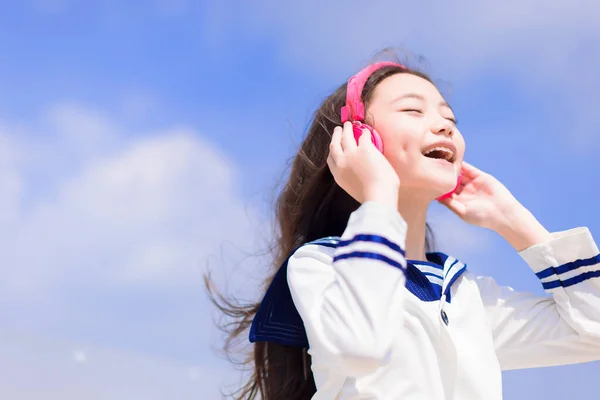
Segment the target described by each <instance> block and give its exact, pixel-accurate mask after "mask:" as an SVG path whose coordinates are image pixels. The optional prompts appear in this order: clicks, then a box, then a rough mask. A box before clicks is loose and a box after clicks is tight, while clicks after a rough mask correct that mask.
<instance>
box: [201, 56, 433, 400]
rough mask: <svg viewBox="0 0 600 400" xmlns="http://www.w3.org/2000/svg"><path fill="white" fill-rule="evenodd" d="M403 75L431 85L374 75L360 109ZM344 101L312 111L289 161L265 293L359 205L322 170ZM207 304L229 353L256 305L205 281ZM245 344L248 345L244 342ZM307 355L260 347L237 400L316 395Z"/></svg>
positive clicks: (394, 70) (338, 98)
mask: <svg viewBox="0 0 600 400" xmlns="http://www.w3.org/2000/svg"><path fill="white" fill-rule="evenodd" d="M400 73H408V74H413V75H416V76H419V77H421V78H424V79H426V80H428V81H429V82H431V79H430V78H429V77H427V76H426V75H425V74H423V73H421V72H418V71H416V70H412V69H409V68H403V67H400V66H387V67H383V68H381V69H379V70H377V71H376V72H375V73H373V74H372V75H371V76H370V77H369V79H368V80H367V82H366V84H365V86H364V89H363V92H362V99H363V102H364V103H365V105H368V103H369V100H370V98H371V96H372V94H373V91H374V89H375V88H376V87H377V85H378V84H379V83H380V82H382V81H383V80H384V79H386V78H387V77H389V76H392V75H394V74H400ZM345 102H346V84H344V85H342V86H340V87H339V88H338V89H337V90H336V91H335V92H334V93H333V94H332V95H330V96H329V97H327V98H326V99H325V100H324V101H323V102H322V104H321V105H320V107H319V108H318V110H317V111H316V113H315V115H314V118H313V121H312V124H311V125H310V128H309V129H308V133H307V135H306V137H305V139H304V141H303V142H302V144H301V146H300V149H299V150H298V152H297V154H296V155H295V157H294V160H293V163H292V167H291V171H290V174H289V179H288V181H287V183H286V184H285V186H284V187H283V189H282V191H281V193H280V194H279V196H278V198H277V200H276V204H275V218H276V221H277V227H276V236H275V240H276V242H275V245H274V246H273V264H272V271H271V273H270V274H269V276H268V277H267V278H266V279H265V281H264V289H265V290H266V288H267V287H268V285H269V284H270V282H271V281H272V280H273V277H274V275H275V273H276V272H277V270H278V268H279V267H280V265H281V264H282V263H283V262H284V261H285V259H286V258H287V257H288V256H289V255H290V253H291V252H292V251H293V249H295V248H296V247H298V246H300V245H302V244H304V243H306V242H309V241H312V240H315V239H319V238H322V237H325V236H341V235H342V233H343V231H344V230H345V228H346V224H347V222H348V218H349V217H350V214H351V213H352V212H353V211H355V210H356V209H357V208H358V206H359V203H358V202H357V201H356V200H354V199H353V198H352V197H350V195H348V194H347V193H346V192H345V191H344V190H343V189H342V188H340V187H339V186H338V185H337V184H336V183H335V181H334V179H333V176H332V174H331V172H330V170H329V168H328V166H327V161H326V160H327V156H328V152H329V143H330V141H331V134H332V132H333V129H334V128H335V127H336V126H338V125H341V123H340V120H341V115H340V109H341V108H342V106H343V105H344V104H345ZM426 236H427V237H426V238H425V239H426V240H425V246H426V251H431V250H432V233H431V230H430V227H429V226H427V235H426ZM205 284H206V288H207V290H208V293H209V296H210V299H211V301H212V302H213V303H214V304H215V306H216V307H217V308H218V309H219V310H220V312H221V313H222V315H224V316H225V317H226V318H227V319H228V322H227V323H226V324H224V325H223V326H222V327H221V328H222V329H224V330H225V331H226V333H227V334H228V337H227V339H226V341H225V346H224V349H225V352H226V353H230V352H231V349H232V348H233V344H234V342H235V341H236V339H242V340H248V339H247V334H248V329H249V327H250V325H251V324H252V320H253V318H254V315H255V314H256V312H257V310H258V306H259V304H260V303H259V302H256V303H251V304H240V303H239V302H238V301H236V300H233V299H231V300H230V299H227V298H226V297H225V296H224V295H222V294H220V293H219V292H218V291H217V290H216V289H215V287H214V285H213V284H212V281H211V279H210V276H209V275H207V276H205ZM248 345H250V343H248ZM310 363H311V360H310V356H309V355H308V354H307V352H306V349H303V348H298V347H291V346H284V345H280V344H276V343H265V342H259V343H255V344H253V345H251V351H250V352H249V353H248V356H247V357H246V358H245V359H244V360H243V361H242V364H244V365H246V366H248V367H249V369H250V371H251V375H250V377H249V378H248V380H247V382H246V383H245V384H244V385H243V386H242V387H241V388H240V389H239V390H237V391H236V393H235V394H234V395H233V398H234V399H236V400H251V399H256V398H257V396H260V397H258V398H261V399H264V400H308V399H310V398H311V397H312V396H313V395H314V393H315V392H316V388H315V383H314V379H313V375H312V372H311V370H310Z"/></svg>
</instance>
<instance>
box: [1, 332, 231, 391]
mask: <svg viewBox="0 0 600 400" xmlns="http://www.w3.org/2000/svg"><path fill="white" fill-rule="evenodd" d="M0 342H1V343H2V346H0V374H2V377H3V380H2V381H3V382H2V385H0V397H1V398H3V399H19V400H34V399H35V400H37V399H41V398H43V399H48V400H75V399H77V400H78V399H100V398H101V399H104V400H121V399H123V400H125V399H127V400H129V399H147V400H152V399H156V400H159V399H160V400H162V399H182V400H183V399H198V398H201V399H207V400H213V399H214V400H216V399H219V398H221V397H220V395H219V387H218V385H217V384H215V382H218V380H219V378H220V377H221V376H223V375H224V374H225V372H224V371H223V370H222V367H221V366H219V365H217V366H213V367H212V368H207V367H205V366H198V365H193V364H186V363H181V362H173V361H171V360H165V359H159V358H155V357H148V356H142V355H140V354H135V353H132V352H125V351H118V350H114V349H111V348H107V347H99V346H90V345H83V346H82V345H78V346H76V345H75V344H73V343H70V342H63V341H58V340H54V339H48V338H43V337H40V336H34V335H24V334H23V333H21V332H18V333H17V332H6V331H4V332H0Z"/></svg>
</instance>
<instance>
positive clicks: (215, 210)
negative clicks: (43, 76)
mask: <svg viewBox="0 0 600 400" xmlns="http://www.w3.org/2000/svg"><path fill="white" fill-rule="evenodd" d="M49 115H50V118H49V120H50V121H51V122H52V124H51V125H50V126H51V128H52V129H56V130H57V132H58V134H57V135H55V136H54V137H55V138H58V139H57V140H56V141H53V142H50V141H49V142H47V143H45V144H44V145H43V146H40V145H39V144H38V143H35V139H34V138H32V135H29V137H28V138H27V137H21V139H20V140H19V146H20V147H19V148H15V147H14V146H13V147H10V146H3V149H4V152H5V153H6V152H9V153H10V151H11V150H10V149H12V151H13V153H11V154H8V157H6V158H3V159H4V160H5V161H4V162H3V163H4V164H5V165H3V166H4V168H3V172H2V175H1V176H0V178H1V179H0V185H2V186H1V187H0V192H2V193H3V196H2V203H3V205H5V206H6V208H5V209H4V210H16V209H18V208H19V206H20V203H19V201H20V202H22V203H24V204H28V206H27V209H26V212H24V213H22V215H20V217H19V218H18V219H16V220H14V221H13V224H12V230H11V232H10V235H6V236H4V237H3V239H2V242H1V243H0V246H1V247H2V248H3V249H4V251H3V252H2V255H1V256H0V257H2V259H3V263H2V264H3V265H5V266H18V268H6V270H5V271H4V273H3V274H4V279H3V282H2V285H3V287H4V291H3V292H4V293H7V290H8V292H13V293H14V292H19V293H22V294H24V293H28V294H30V293H31V292H33V291H35V292H38V293H39V291H40V290H42V291H43V290H44V289H47V288H52V287H55V285H64V284H68V282H77V285H84V286H86V285H91V286H94V287H97V286H99V285H108V286H111V285H119V284H127V285H137V284H141V285H156V286H165V285H166V286H180V285H183V286H188V285H193V286H194V285H195V286H198V285H199V284H200V282H201V272H202V270H203V268H200V267H203V265H202V264H203V262H204V261H205V260H206V257H208V256H209V255H210V254H213V253H216V252H217V251H218V247H219V245H220V244H221V243H222V242H223V241H224V240H226V239H228V240H231V241H232V242H233V243H235V244H237V245H240V246H241V247H245V246H247V245H249V244H250V242H251V240H249V237H251V236H249V235H248V231H249V229H251V227H252V225H251V221H255V220H256V218H257V216H256V213H255V212H254V211H253V209H252V208H251V207H247V206H246V205H245V204H243V203H242V202H241V201H240V200H239V198H238V197H237V196H238V195H237V193H236V187H235V182H236V176H235V168H234V167H233V165H232V164H231V163H230V162H229V161H228V160H227V159H226V158H225V157H224V156H223V155H221V154H219V153H218V152H217V151H216V150H215V149H213V148H212V147H211V145H210V144H208V143H207V142H205V141H203V140H202V139H201V136H200V135H199V134H198V133H197V132H194V131H193V130H191V129H187V128H173V129H168V130H165V131H162V132H155V133H152V134H149V135H145V136H144V138H141V139H131V140H127V139H125V137H124V136H119V129H118V128H116V127H115V125H116V124H114V123H113V122H111V121H108V120H106V119H104V118H103V117H102V116H100V115H99V114H98V113H96V112H89V111H88V110H87V109H86V108H84V107H82V106H81V105H68V106H64V105H63V106H59V107H55V108H53V109H52V110H51V111H50V113H49ZM88 133H89V135H88ZM2 137H3V138H4V140H3V142H9V144H10V140H11V139H12V138H13V136H12V135H11V133H10V132H7V133H4V134H3V136H2ZM31 142H33V144H32V146H31V147H33V148H36V147H38V148H43V150H39V151H34V152H35V154H36V156H37V157H35V158H32V157H28V156H26V155H22V154H26V153H27V152H28V150H29V148H30V143H31ZM20 153H22V154H20ZM71 153H78V154H79V157H75V158H71V159H70V160H69V162H68V163H66V164H65V163H63V162H62V160H61V157H62V156H64V155H65V154H67V155H69V154H71ZM11 159H19V160H21V162H20V163H16V162H15V163H12V164H11V163H10V160H11ZM6 160H7V161H6ZM7 164H8V165H7ZM57 164H62V168H59V169H56V168H55V167H56V165H57ZM46 168H47V169H48V171H51V172H52V175H53V176H48V174H43V172H44V169H46ZM67 169H68V171H67ZM31 171H37V173H36V174H33V173H30V172H31ZM60 171H63V172H65V173H64V174H63V175H59V176H56V174H57V173H59V172H60ZM20 172H21V173H20ZM28 173H30V174H29V175H28ZM40 174H41V176H40ZM46 178H48V179H49V180H50V181H51V182H53V183H54V184H53V185H51V187H48V188H46V190H45V191H44V192H42V193H40V192H37V191H36V190H35V186H36V180H39V181H45V180H46ZM22 185H23V186H25V187H27V189H26V190H25V192H26V193H28V194H29V197H30V198H28V199H26V198H20V199H19V197H18V196H19V188H20V186H22ZM4 210H3V211H4ZM5 218H6V217H5Z"/></svg>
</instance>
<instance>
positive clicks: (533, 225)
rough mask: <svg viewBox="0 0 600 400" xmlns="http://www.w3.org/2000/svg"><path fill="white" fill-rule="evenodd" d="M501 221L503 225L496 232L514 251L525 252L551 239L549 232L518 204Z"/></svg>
mask: <svg viewBox="0 0 600 400" xmlns="http://www.w3.org/2000/svg"><path fill="white" fill-rule="evenodd" d="M502 220H503V223H502V224H501V225H500V226H499V227H498V229H496V232H497V233H498V234H499V235H500V236H502V237H503V238H504V239H505V240H506V241H507V242H508V243H510V245H511V246H512V247H513V248H514V249H515V250H516V251H522V250H525V249H527V248H529V247H531V246H534V245H536V244H538V243H543V242H546V241H548V240H550V238H551V235H550V232H548V230H546V228H544V226H543V225H542V224H541V223H540V222H539V221H538V220H537V219H536V218H535V217H534V216H533V214H532V213H531V212H530V211H529V210H527V209H526V208H525V207H523V206H522V205H520V204H519V205H518V206H515V207H514V208H511V209H509V210H507V211H506V212H505V213H504V218H503V219H502Z"/></svg>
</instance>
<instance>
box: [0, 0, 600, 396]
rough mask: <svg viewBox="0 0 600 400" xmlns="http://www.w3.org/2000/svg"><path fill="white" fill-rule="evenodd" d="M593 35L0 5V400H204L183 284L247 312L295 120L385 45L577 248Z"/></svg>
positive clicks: (514, 390)
mask: <svg viewBox="0 0 600 400" xmlns="http://www.w3.org/2000/svg"><path fill="white" fill-rule="evenodd" d="M598 21H600V3H599V2H597V1H596V0H588V1H582V0H579V1H578V0H564V1H563V0H560V1H559V0H552V1H545V2H542V1H533V0H519V1H516V0H505V1H502V2H498V1H494V2H492V1H481V0H461V1H456V2H438V1H430V0H425V1H420V2H414V1H411V2H408V1H406V2H405V1H383V0H382V1H373V2H371V3H368V2H365V1H361V2H359V1H355V0H347V1H343V2H342V1H337V0H335V1H329V2H323V1H314V0H304V1H302V2H281V1H274V0H260V1H253V2H251V1H226V0H225V1H212V2H209V1H200V2H194V1H191V0H148V1H145V2H141V1H123V0H120V1H116V0H104V1H101V2H91V1H76V0H35V1H32V0H22V1H8V0H0V228H1V229H0V376H2V379H0V398H2V399H19V400H20V399H23V400H33V399H60V400H70V399H82V398H85V399H103V400H109V399H110V400H113V399H138V398H139V399H145V400H148V399H174V398H176V399H207V400H211V399H217V398H220V396H219V386H220V384H221V383H235V382H236V379H238V374H236V373H235V372H234V371H233V369H232V367H231V366H229V364H228V363H226V362H225V361H224V360H223V359H222V358H221V357H219V355H218V354H216V353H215V350H214V348H215V347H218V346H219V343H220V342H219V340H220V337H221V336H220V333H219V332H218V331H217V330H216V329H215V327H214V324H213V319H214V317H215V316H216V315H215V314H214V312H213V309H212V307H211V306H210V304H209V303H208V301H207V298H206V295H205V292H204V290H203V284H202V274H203V273H204V272H205V271H206V270H207V268H210V269H212V270H213V271H214V275H215V279H216V280H217V282H218V283H220V284H223V283H224V282H228V283H229V285H228V289H229V290H230V291H236V290H241V293H243V294H244V296H246V298H249V299H250V298H252V295H255V296H256V292H255V290H256V287H257V286H256V285H257V282H258V281H260V279H261V278H262V277H263V276H264V274H265V273H266V271H267V268H268V264H267V263H266V262H265V259H264V257H261V256H260V255H261V254H262V252H263V251H264V249H265V245H266V243H267V240H268V236H269V232H270V231H269V226H270V218H271V210H272V207H271V205H272V200H273V196H274V193H275V192H274V190H275V189H276V187H277V185H278V183H279V182H280V181H281V179H282V177H285V175H284V174H285V173H286V172H287V171H286V169H285V168H286V166H287V164H288V161H289V160H290V158H291V157H292V156H293V155H294V154H295V150H296V149H297V147H298V145H299V143H300V141H301V139H302V137H303V135H304V133H305V129H306V127H307V125H308V124H309V122H310V116H311V114H312V113H313V112H314V110H315V108H316V107H317V105H318V104H319V102H320V101H321V100H322V99H323V98H324V97H326V96H327V95H328V94H329V93H330V92H331V91H332V90H333V89H334V88H336V87H337V86H338V85H340V84H341V83H343V82H344V81H345V80H346V79H347V78H348V77H349V76H350V75H351V74H352V73H354V72H356V71H357V70H358V69H360V68H361V67H363V66H364V65H365V64H366V63H367V62H369V61H370V60H371V59H372V57H373V56H374V55H375V54H376V53H377V52H378V51H379V50H381V49H382V48H384V47H387V46H394V47H399V48H401V49H404V51H406V52H407V53H406V54H410V55H409V56H408V60H409V61H410V62H411V64H412V65H416V66H419V67H421V68H422V69H424V70H425V71H426V72H428V73H430V75H431V76H432V77H433V78H434V79H435V80H436V81H437V82H439V83H440V87H441V88H442V91H443V93H444V95H445V96H446V97H447V100H448V101H449V102H450V103H451V104H452V106H453V108H454V109H455V111H456V114H457V117H458V119H459V127H460V129H461V131H462V133H463V135H464V136H465V139H466V142H467V153H466V160H467V161H469V162H471V163H473V164H474V165H476V166H477V167H479V168H481V169H483V170H484V171H487V172H490V173H492V174H493V175H494V176H496V177H497V178H498V179H500V180H501V181H502V182H503V183H504V184H506V185H507V186H508V187H509V189H510V190H511V191H512V192H513V193H514V194H515V195H516V197H517V198H518V199H519V200H520V201H521V202H522V203H523V204H524V205H525V206H526V207H528V208H529V209H530V210H531V211H532V212H533V213H534V215H536V216H537V217H538V219H539V220H540V221H541V222H542V223H543V224H544V225H545V226H546V227H547V228H548V229H549V230H552V231H556V230H563V229H569V228H572V227H576V226H582V225H585V226H588V227H589V228H590V229H591V230H592V233H597V232H600V214H599V213H598V212H597V199H598V196H599V195H600V192H599V189H598V185H597V184H596V182H597V179H598V166H597V148H598V146H599V145H600V113H598V111H597V108H598V105H599V100H598V92H599V91H600V75H599V74H598V71H600V24H599V23H598ZM420 57H424V59H420ZM430 214H431V215H430V216H431V222H432V225H433V228H434V229H435V231H436V234H437V238H438V244H439V246H438V247H439V249H440V250H442V251H445V252H447V253H450V254H453V255H454V256H456V257H458V258H460V259H461V260H463V261H465V262H466V263H467V264H468V266H469V268H470V269H471V270H472V271H474V272H475V273H478V274H484V275H492V276H493V277H494V278H496V279H497V280H498V281H499V282H500V283H501V284H506V285H510V286H512V287H514V288H515V289H518V290H526V291H532V292H535V293H539V294H542V291H541V288H540V284H539V283H538V281H537V279H536V278H535V276H534V275H533V274H532V273H531V271H530V270H529V269H528V267H527V266H526V265H525V264H524V263H523V262H522V261H521V260H520V258H519V257H518V255H517V254H516V253H515V252H514V251H513V250H512V249H511V248H510V246H509V245H508V244H506V243H504V242H503V241H502V240H501V239H500V238H499V237H498V236H497V235H495V234H493V233H491V232H489V231H485V230H482V229H478V228H473V227H470V226H468V225H466V224H464V223H463V222H461V221H460V220H458V218H456V217H454V216H453V215H451V214H450V212H449V211H446V210H445V209H443V208H442V207H440V206H438V205H434V206H433V207H432V209H431V212H430ZM220 287H223V286H220ZM599 374H600V363H589V364H585V365H577V366H566V367H556V368H545V369H538V370H528V371H515V372H510V373H507V374H505V381H504V392H505V398H507V399H515V400H521V399H546V400H549V399H552V400H555V399H556V400H557V399H563V398H565V397H567V396H568V397H570V398H571V397H574V398H579V399H597V398H598V394H597V393H596V392H597V390H598V389H597V377H598V376H599ZM557 382H558V384H557Z"/></svg>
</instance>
